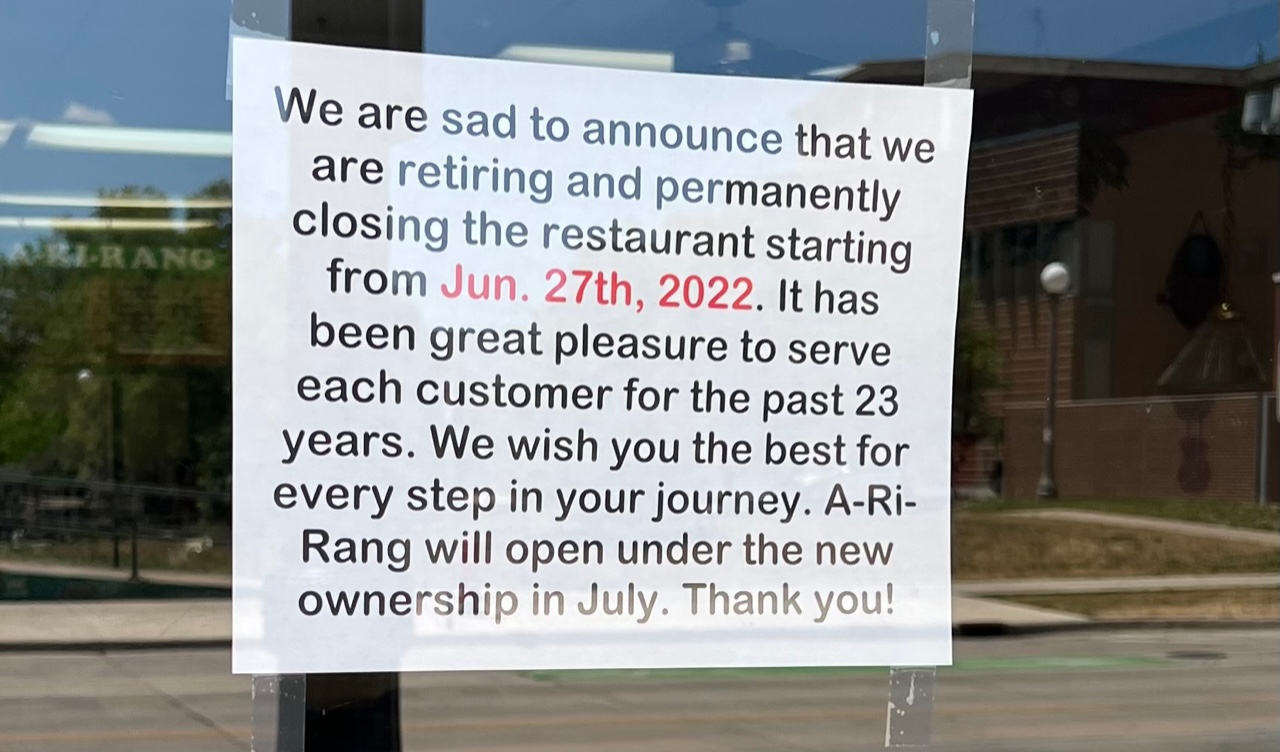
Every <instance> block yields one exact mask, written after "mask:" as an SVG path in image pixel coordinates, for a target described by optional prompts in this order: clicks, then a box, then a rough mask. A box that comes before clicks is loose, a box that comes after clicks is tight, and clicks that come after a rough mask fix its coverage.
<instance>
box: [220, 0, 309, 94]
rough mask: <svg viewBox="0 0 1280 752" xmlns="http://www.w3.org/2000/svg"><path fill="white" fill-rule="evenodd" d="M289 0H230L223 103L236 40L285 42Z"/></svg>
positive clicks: (290, 11)
mask: <svg viewBox="0 0 1280 752" xmlns="http://www.w3.org/2000/svg"><path fill="white" fill-rule="evenodd" d="M292 13H293V2H292V0H231V17H230V20H229V21H228V31H227V101H228V102H230V101H231V66H232V64H231V55H232V48H233V47H234V45H233V44H232V41H233V40H234V39H235V38H236V37H252V38H257V39H288V38H289V29H290V19H291V18H292Z"/></svg>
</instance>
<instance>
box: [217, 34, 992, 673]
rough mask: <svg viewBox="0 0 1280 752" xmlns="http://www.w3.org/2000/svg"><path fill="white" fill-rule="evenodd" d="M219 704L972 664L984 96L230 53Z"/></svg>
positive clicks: (508, 65)
mask: <svg viewBox="0 0 1280 752" xmlns="http://www.w3.org/2000/svg"><path fill="white" fill-rule="evenodd" d="M235 92H236V98H235V129H234V144H235V145H234V149H235V155H234V188H235V190H234V197H235V198H234V201H235V215H234V247H233V261H234V268H233V278H234V390H235V391H234V398H235V399H234V403H235V423H234V446H235V458H234V495H235V523H234V524H235V541H236V544H235V551H234V557H235V562H234V563H235V607H234V611H235V625H234V634H235V649H234V669H235V671H237V672H253V673H277V672H278V673H298V672H347V671H410V670H453V669H534V668H543V669H545V668H608V667H654V668H656V667H679V666H791V665H805V666H825V665H838V666H847V665H889V664H895V665H905V664H912V665H939V664H947V663H949V662H950V660H951V637H950V635H951V603H950V538H949V524H950V493H949V479H950V454H951V451H950V438H949V437H950V416H951V369H952V349H953V336H954V334H953V333H954V328H955V313H956V296H957V291H956V288H957V279H958V267H959V259H960V253H959V251H960V231H961V220H962V211H963V199H964V184H965V173H966V163H967V157H968V149H969V130H970V121H971V96H970V93H969V92H967V91H953V90H928V89H922V88H913V87H891V86H857V85H849V84H829V83H809V82H792V81H775V80H757V79H734V78H720V77H710V76H692V75H672V74H657V73H641V72H627V71H616V70H612V71H606V70H598V69H588V68H573V67H559V66H544V65H535V64H525V63H513V62H499V61H489V60H472V59H463V58H452V57H437V56H430V55H417V54H406V53H399V52H381V51H369V50H357V49H347V48H340V47H321V46H311V45H304V44H291V43H285V42H272V41H261V40H236V50H235Z"/></svg>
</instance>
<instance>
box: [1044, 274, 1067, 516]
mask: <svg viewBox="0 0 1280 752" xmlns="http://www.w3.org/2000/svg"><path fill="white" fill-rule="evenodd" d="M1040 285H1041V286H1042V287H1044V291H1045V292H1046V293H1048V295H1049V369H1048V370H1049V374H1048V378H1047V381H1048V384H1047V393H1046V394H1045V398H1044V432H1043V434H1042V437H1043V441H1044V447H1043V454H1042V455H1041V457H1040V482H1039V483H1037V484H1036V498H1038V499H1056V498H1058V480H1057V477H1056V475H1055V473H1054V456H1053V455H1054V438H1055V437H1054V419H1055V412H1056V409H1057V402H1058V302H1059V300H1060V299H1061V298H1062V295H1063V293H1065V292H1066V291H1067V290H1069V289H1070V288H1071V272H1069V271H1067V267H1065V266H1063V265H1062V264H1060V263H1058V262H1056V261H1055V262H1053V263H1051V264H1048V265H1047V266H1045V268H1044V270H1043V271H1041V272H1040Z"/></svg>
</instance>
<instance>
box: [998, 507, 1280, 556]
mask: <svg viewBox="0 0 1280 752" xmlns="http://www.w3.org/2000/svg"><path fill="white" fill-rule="evenodd" d="M1006 514H1008V515H1009V516H1010V517H1034V518H1037V519H1042V520H1061V521H1063V522H1085V523H1090V524H1094V525H1110V526H1112V527H1127V528H1132V529H1135V530H1149V531H1151V532H1156V533H1171V534H1174V535H1190V536H1194V537H1197V538H1213V539H1216V540H1223V541H1233V542H1236V543H1254V544H1257V545H1259V546H1271V547H1280V532H1275V531H1267V530H1245V529H1243V528H1238V527H1229V526H1227V525H1211V524H1209V523H1205V522H1184V521H1182V520H1171V519H1165V518H1162V517H1142V516H1139V515H1133V514H1110V513H1108V512H1089V511H1084V510H1079V509H1028V510H1021V511H1017V512H1006Z"/></svg>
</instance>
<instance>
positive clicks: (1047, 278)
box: [1040, 261, 1071, 295]
mask: <svg viewBox="0 0 1280 752" xmlns="http://www.w3.org/2000/svg"><path fill="white" fill-rule="evenodd" d="M1040 284H1041V285H1044V291H1045V292H1047V293H1049V294H1050V295H1061V294H1063V293H1065V292H1066V291H1067V290H1069V289H1071V272H1069V271H1067V267H1066V266H1064V265H1062V264H1060V263H1058V262H1057V261H1055V262H1053V263H1052V264H1049V265H1047V266H1046V267H1045V268H1044V271H1042V272H1040Z"/></svg>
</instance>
